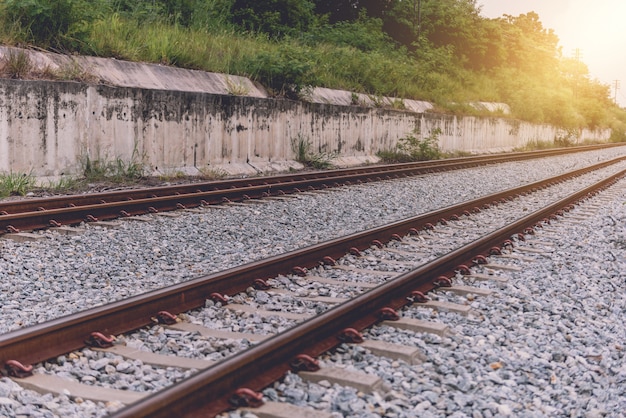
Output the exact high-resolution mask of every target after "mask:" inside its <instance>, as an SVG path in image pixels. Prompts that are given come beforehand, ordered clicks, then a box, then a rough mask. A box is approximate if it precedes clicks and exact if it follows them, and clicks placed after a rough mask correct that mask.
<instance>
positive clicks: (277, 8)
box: [231, 0, 315, 38]
mask: <svg viewBox="0 0 626 418" xmlns="http://www.w3.org/2000/svg"><path fill="white" fill-rule="evenodd" d="M314 7H315V5H314V4H313V3H312V2H311V1H309V0H268V1H261V2H260V1H256V0H235V2H234V3H233V5H232V8H231V13H232V19H233V22H234V23H235V24H237V25H239V26H240V27H242V28H244V29H246V30H248V31H251V32H263V33H267V34H269V35H271V36H273V37H276V38H280V37H283V36H285V35H297V34H299V33H301V32H304V31H307V30H308V29H309V27H310V26H311V25H312V24H313V22H314V21H315V14H314V12H313V10H314Z"/></svg>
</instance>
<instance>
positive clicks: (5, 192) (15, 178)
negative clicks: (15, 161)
mask: <svg viewBox="0 0 626 418" xmlns="http://www.w3.org/2000/svg"><path fill="white" fill-rule="evenodd" d="M33 186H35V177H33V176H32V175H30V174H24V173H14V172H12V171H11V172H9V173H7V174H0V197H6V196H24V195H25V194H26V193H27V191H28V190H29V189H30V188H32V187H33Z"/></svg>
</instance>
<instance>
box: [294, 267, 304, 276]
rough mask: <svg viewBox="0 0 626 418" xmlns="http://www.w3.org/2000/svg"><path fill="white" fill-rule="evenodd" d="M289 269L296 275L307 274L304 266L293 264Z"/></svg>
mask: <svg viewBox="0 0 626 418" xmlns="http://www.w3.org/2000/svg"><path fill="white" fill-rule="evenodd" d="M291 271H292V272H293V274H295V275H296V276H300V277H304V276H306V275H307V270H306V269H305V268H304V267H300V266H295V267H294V268H292V269H291Z"/></svg>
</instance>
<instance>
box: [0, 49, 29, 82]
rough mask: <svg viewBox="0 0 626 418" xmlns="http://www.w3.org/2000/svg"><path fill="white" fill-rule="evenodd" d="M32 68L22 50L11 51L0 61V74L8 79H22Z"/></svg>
mask: <svg viewBox="0 0 626 418" xmlns="http://www.w3.org/2000/svg"><path fill="white" fill-rule="evenodd" d="M32 68H33V64H32V62H31V61H30V58H29V56H28V54H27V53H26V52H24V51H22V50H20V51H17V52H16V51H15V50H11V51H10V52H9V53H8V54H7V55H6V56H5V57H4V58H3V59H2V60H0V74H4V75H5V76H7V77H8V78H18V79H19V78H24V77H25V76H26V75H28V74H29V73H30V72H31V70H32Z"/></svg>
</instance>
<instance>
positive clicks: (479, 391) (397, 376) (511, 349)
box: [225, 181, 626, 418]
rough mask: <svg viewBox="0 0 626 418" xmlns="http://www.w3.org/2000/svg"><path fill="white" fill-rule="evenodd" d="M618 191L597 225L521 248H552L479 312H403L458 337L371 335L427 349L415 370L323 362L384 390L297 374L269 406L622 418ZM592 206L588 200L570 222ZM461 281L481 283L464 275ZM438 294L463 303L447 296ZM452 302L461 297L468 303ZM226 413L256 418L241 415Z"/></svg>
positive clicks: (353, 348)
mask: <svg viewBox="0 0 626 418" xmlns="http://www.w3.org/2000/svg"><path fill="white" fill-rule="evenodd" d="M619 190H620V191H619V193H615V194H614V196H613V198H612V200H611V201H610V202H609V203H603V204H602V208H601V209H600V210H599V211H598V213H597V214H595V215H593V216H589V217H588V220H587V221H584V222H579V221H575V222H572V221H567V220H565V221H561V222H555V223H553V224H552V225H551V226H550V227H549V228H546V229H548V231H547V232H544V231H541V230H540V231H539V232H538V234H537V236H536V237H528V239H529V240H528V242H527V243H522V242H519V243H518V245H519V246H523V245H533V242H541V243H542V242H546V241H549V242H550V244H551V245H550V247H545V246H543V248H544V249H545V250H546V253H544V254H535V255H534V256H533V255H530V256H529V254H528V253H518V252H516V251H514V252H515V253H516V254H521V255H522V256H524V257H526V258H533V259H534V261H524V262H521V263H516V264H519V265H523V266H524V269H523V270H522V271H519V272H507V273H501V274H500V275H499V277H500V278H506V279H507V281H506V282H503V281H487V282H481V283H480V285H481V287H487V288H492V289H493V290H494V291H495V293H494V294H493V295H491V296H488V297H478V298H474V297H470V298H468V300H467V303H471V306H472V308H473V311H474V312H473V314H472V315H469V316H467V317H466V316H461V315H458V314H454V313H447V312H437V311H433V310H431V309H426V308H420V307H419V304H415V305H413V306H411V307H409V308H406V309H405V310H403V312H402V316H405V317H413V318H418V319H422V320H429V321H436V322H443V323H445V324H447V325H449V326H450V328H451V331H452V332H451V333H450V334H449V335H447V336H444V337H440V336H437V335H431V334H422V333H413V332H410V331H402V330H400V331H399V330H397V329H395V328H391V327H389V326H376V327H374V328H372V329H370V330H368V331H366V332H365V333H364V336H365V338H366V339H374V340H383V341H386V342H391V343H395V344H403V345H408V346H411V347H417V348H419V349H420V350H421V352H422V353H423V354H424V355H425V356H426V360H425V361H424V362H423V363H421V364H417V365H409V364H407V363H405V362H404V361H402V360H391V359H388V358H384V357H379V356H376V355H373V354H372V353H370V352H369V351H368V350H366V349H364V348H362V347H360V346H359V345H345V344H344V345H341V346H340V347H339V348H338V349H336V350H335V351H334V352H332V353H330V354H328V355H324V356H322V357H321V359H320V364H321V366H322V367H339V368H344V369H347V370H352V371H361V372H366V373H369V374H374V375H376V376H379V377H380V378H381V379H383V382H384V385H383V387H384V388H385V390H383V391H379V392H375V393H363V392H359V391H357V390H355V389H353V388H350V387H343V386H339V385H337V384H331V383H329V382H320V383H310V382H305V381H303V380H302V379H301V378H300V377H299V376H297V375H293V374H289V375H288V376H287V377H286V378H285V379H284V380H283V381H282V382H280V383H276V384H275V385H274V386H273V387H271V388H268V389H265V390H264V391H263V393H264V395H265V397H266V399H268V400H276V401H283V402H290V403H293V404H296V405H299V406H302V407H306V408H313V409H319V410H325V411H329V412H332V413H333V415H334V416H336V417H337V418H339V417H346V416H350V417H367V418H382V417H427V418H429V417H433V418H434V417H441V416H448V417H458V418H461V417H472V418H482V417H589V418H592V417H594V418H595V417H615V418H617V417H623V416H624V410H625V408H626V391H624V387H625V385H626V366H625V361H624V360H625V358H626V330H625V329H624V327H623V326H622V325H623V318H624V316H625V315H626V296H625V295H626V274H625V273H624V271H626V181H622V182H621V188H620V189H619ZM591 204H592V205H593V203H591ZM588 210H590V209H587V208H585V205H583V206H582V207H579V208H578V209H577V210H575V211H574V212H573V213H572V216H578V215H577V214H578V213H584V214H586V213H587V211H588ZM593 210H596V208H595V207H594V208H593ZM585 216H586V215H585ZM540 247H542V245H541V244H538V245H537V246H536V248H540ZM497 262H498V263H501V262H502V261H501V260H500V259H498V260H497ZM481 271H482V272H486V271H488V265H487V266H485V267H483V268H482V270H481ZM455 282H456V283H461V284H474V283H472V282H471V280H470V279H467V278H464V277H463V276H458V277H457V278H456V280H455ZM437 294H439V295H441V294H440V293H437ZM435 298H437V296H435ZM439 299H440V300H452V299H454V298H448V297H447V296H446V295H445V294H444V295H443V296H442V297H440V298H439ZM452 301H454V302H456V303H459V302H462V300H459V297H458V296H457V297H456V300H452ZM225 416H229V417H231V418H238V417H245V418H252V417H254V416H255V415H254V413H253V412H239V411H237V412H233V413H230V414H225Z"/></svg>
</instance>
